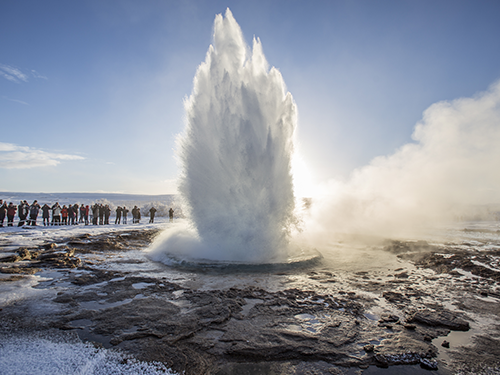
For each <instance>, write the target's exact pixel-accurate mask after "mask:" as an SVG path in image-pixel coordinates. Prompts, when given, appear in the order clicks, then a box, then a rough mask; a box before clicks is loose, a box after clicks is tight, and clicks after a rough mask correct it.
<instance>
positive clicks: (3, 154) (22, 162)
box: [0, 142, 85, 169]
mask: <svg viewBox="0 0 500 375" xmlns="http://www.w3.org/2000/svg"><path fill="white" fill-rule="evenodd" d="M83 159H85V158H84V157H82V156H78V155H68V154H57V153H52V152H46V151H42V150H37V149H34V148H31V147H24V146H18V145H15V144H12V143H4V142H0V168H6V169H27V168H37V167H49V166H56V165H58V164H59V163H60V162H61V160H83Z"/></svg>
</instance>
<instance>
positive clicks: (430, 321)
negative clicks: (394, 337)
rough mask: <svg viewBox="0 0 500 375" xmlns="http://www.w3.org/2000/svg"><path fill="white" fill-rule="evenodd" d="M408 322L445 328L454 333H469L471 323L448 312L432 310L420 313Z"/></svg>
mask: <svg viewBox="0 0 500 375" xmlns="http://www.w3.org/2000/svg"><path fill="white" fill-rule="evenodd" d="M407 321H408V322H410V323H413V322H416V323H420V324H425V325H428V326H431V327H445V328H449V329H451V330H454V331H468V330H469V328H470V327H469V322H466V321H465V320H463V319H461V318H459V317H457V316H455V315H453V313H452V312H450V311H448V310H443V311H440V312H435V311H431V310H425V311H418V312H416V313H415V314H414V315H413V316H410V317H409V318H408V319H407Z"/></svg>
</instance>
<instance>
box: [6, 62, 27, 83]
mask: <svg viewBox="0 0 500 375" xmlns="http://www.w3.org/2000/svg"><path fill="white" fill-rule="evenodd" d="M0 75H1V76H2V77H4V78H5V79H7V80H9V81H11V82H15V83H21V82H28V76H27V75H26V74H24V73H23V72H21V71H20V70H19V69H17V68H14V67H12V66H9V65H5V64H0Z"/></svg>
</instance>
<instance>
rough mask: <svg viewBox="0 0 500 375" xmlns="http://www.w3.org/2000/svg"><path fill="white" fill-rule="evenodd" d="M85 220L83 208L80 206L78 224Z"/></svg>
mask: <svg viewBox="0 0 500 375" xmlns="http://www.w3.org/2000/svg"><path fill="white" fill-rule="evenodd" d="M84 218H85V206H84V205H83V204H82V205H81V206H80V220H78V222H79V223H83V222H84Z"/></svg>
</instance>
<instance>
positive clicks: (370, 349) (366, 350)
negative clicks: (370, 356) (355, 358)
mask: <svg viewBox="0 0 500 375" xmlns="http://www.w3.org/2000/svg"><path fill="white" fill-rule="evenodd" d="M374 349H375V347H374V346H373V345H372V344H368V345H365V346H363V350H364V351H365V352H367V353H371V352H373V350H374Z"/></svg>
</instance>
